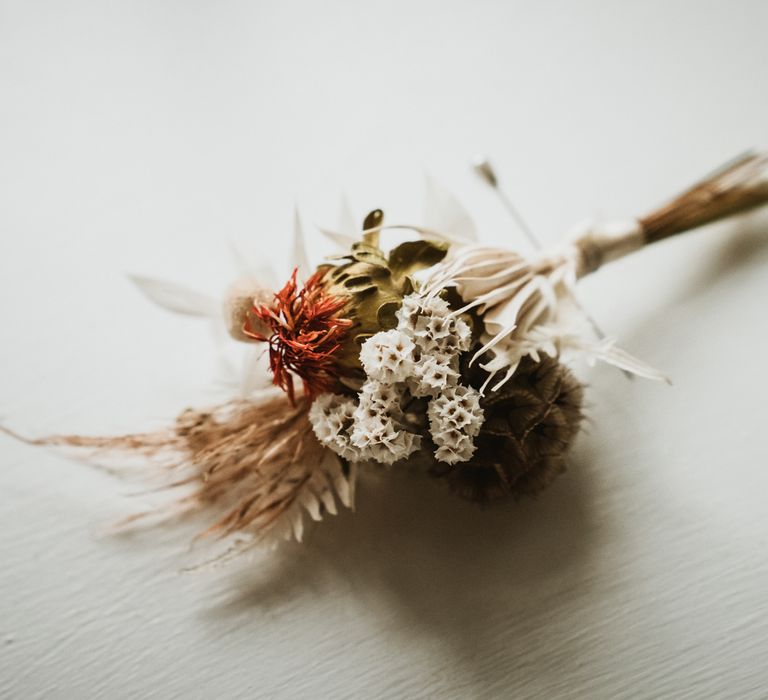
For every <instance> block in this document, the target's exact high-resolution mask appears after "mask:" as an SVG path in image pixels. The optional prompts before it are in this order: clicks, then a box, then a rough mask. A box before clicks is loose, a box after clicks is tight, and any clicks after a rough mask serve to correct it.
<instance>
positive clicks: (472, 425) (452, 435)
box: [427, 385, 483, 464]
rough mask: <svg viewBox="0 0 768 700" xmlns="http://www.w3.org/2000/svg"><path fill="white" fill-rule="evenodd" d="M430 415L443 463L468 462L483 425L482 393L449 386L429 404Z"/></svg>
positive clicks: (433, 438) (464, 387)
mask: <svg viewBox="0 0 768 700" xmlns="http://www.w3.org/2000/svg"><path fill="white" fill-rule="evenodd" d="M427 416H428V417H429V432H430V433H431V434H432V440H433V442H434V443H435V445H437V450H436V451H435V457H436V458H437V459H438V460H439V461H440V462H447V463H448V464H456V463H457V462H466V461H467V460H468V459H469V458H470V457H471V456H472V455H473V454H474V452H475V445H474V441H473V439H474V438H475V437H477V434H478V433H479V432H480V428H481V426H482V425H483V409H482V408H480V394H479V392H477V391H475V390H474V389H472V388H471V387H467V386H461V385H456V386H451V387H448V388H447V389H445V390H444V391H443V392H441V393H440V395H439V396H436V397H435V398H434V399H432V400H431V401H430V402H429V408H428V409H427Z"/></svg>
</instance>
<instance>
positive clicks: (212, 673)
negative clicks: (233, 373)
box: [0, 0, 768, 700]
mask: <svg viewBox="0 0 768 700" xmlns="http://www.w3.org/2000/svg"><path fill="white" fill-rule="evenodd" d="M766 27H768V5H766V3H764V2H760V1H759V0H756V1H755V2H746V1H742V2H733V1H728V2H707V3H704V2H696V1H691V2H679V1H677V2H675V1H673V2H669V1H667V0H664V1H661V0H658V1H645V2H636V3H630V2H609V1H607V0H606V1H605V2H597V1H595V2H586V1H583V2H539V3H532V2H531V3H525V2H468V1H467V2H446V1H443V2H413V1H410V2H399V1H397V2H387V3H381V4H375V3H363V2H337V1H329V0H326V1H325V2H322V3H319V2H318V3H311V2H304V3H291V2H245V1H243V2H230V1H226V2H203V1H194V2H188V1H186V2H182V1H177V2H172V1H167V2H165V1H161V2H119V1H116V2H108V3H107V2H98V1H96V0H94V2H69V3H59V2H49V3H46V2H34V1H32V2H30V1H27V0H24V1H22V0H19V1H18V2H8V1H6V0H2V1H0V236H2V243H1V248H0V284H1V285H2V296H1V297H0V311H1V316H0V323H1V325H2V338H3V342H2V343H1V344H0V386H2V395H1V396H0V417H1V418H2V420H3V422H4V423H5V424H7V425H9V426H11V427H13V428H16V429H18V430H21V431H24V432H27V433H31V434H40V433H45V432H50V431H67V430H68V431H78V432H90V433H106V432H110V431H130V430H136V429H143V428H147V427H152V426H156V425H161V424H163V422H164V421H168V420H170V419H172V417H173V416H174V415H175V414H176V412H178V411H179V410H180V409H182V408H184V407H186V406H188V405H206V404H208V403H210V402H212V401H214V400H218V399H220V398H222V397H224V396H226V391H227V390H226V389H225V388H223V387H222V386H221V385H220V384H219V383H218V381H217V377H220V372H219V369H218V368H217V362H216V358H217V351H216V348H215V345H214V343H213V341H212V339H211V336H210V333H209V332H208V329H207V328H206V326H205V324H204V323H201V322H198V321H195V320H189V319H184V318H180V317H174V316H170V315H168V314H166V313H164V312H163V311H162V310H159V309H156V308H154V307H152V306H150V305H149V304H147V302H146V300H144V299H143V298H142V297H141V296H140V294H138V293H137V291H136V290H135V289H134V288H132V287H131V285H130V283H129V282H128V281H127V279H126V277H125V274H124V273H126V272H142V273H146V274H150V275H158V276H164V277H167V278H171V279H174V280H176V281H178V282H182V283H184V284H188V285H190V286H193V287H196V288H199V289H201V290H203V291H206V292H209V293H214V294H218V293H220V292H221V290H222V289H223V288H224V287H225V285H226V284H227V282H228V281H229V279H230V278H231V276H232V274H233V273H234V266H233V263H232V260H231V253H230V243H231V242H235V243H236V244H238V245H239V246H241V247H242V248H244V249H246V250H249V251H251V252H252V253H253V254H254V255H255V256H256V257H260V259H262V260H265V261H269V262H271V263H272V264H273V266H274V267H275V270H276V272H277V273H278V275H279V276H283V275H285V274H286V272H287V268H288V262H287V261H288V247H289V243H288V240H289V235H290V230H291V218H292V208H293V206H294V203H297V204H298V205H299V207H300V208H301V211H302V214H303V215H304V219H305V222H306V223H307V224H312V223H318V224H324V225H332V224H333V223H334V222H335V218H336V213H337V209H338V202H339V197H340V195H341V194H342V193H346V194H347V195H348V197H349V199H350V202H351V203H352V206H353V208H354V210H355V212H356V214H357V216H358V217H362V215H363V214H364V213H365V212H366V211H367V210H369V209H371V208H374V207H377V206H381V207H383V208H384V209H385V210H386V211H387V214H388V216H389V217H390V219H391V220H399V221H418V220H419V217H420V198H421V191H422V185H423V181H424V174H425V172H428V173H431V174H432V175H433V176H434V177H436V178H437V179H438V180H440V181H441V182H442V183H443V184H444V185H446V186H447V187H449V188H450V189H452V190H453V191H455V192H456V193H457V194H458V195H459V197H460V199H461V200H462V201H463V203H464V205H465V206H466V207H467V208H468V209H469V210H470V211H471V212H472V214H473V215H474V217H475V219H476V221H477V224H478V227H479V229H480V232H481V234H480V235H481V236H482V238H483V239H484V240H487V241H489V242H495V243H505V244H508V245H510V246H517V245H521V246H522V245H523V243H522V239H521V237H520V235H519V233H518V232H517V231H516V230H515V229H514V227H513V226H512V225H511V223H510V221H509V219H508V218H507V217H506V215H505V213H504V211H503V210H502V209H501V208H500V206H499V204H498V202H497V201H496V200H494V199H493V197H492V194H491V193H490V192H489V191H488V190H487V189H485V188H484V187H483V185H482V183H480V182H479V181H478V180H477V179H476V178H475V177H474V175H473V174H472V173H471V171H470V169H469V167H468V163H469V161H470V159H471V157H472V156H473V155H474V154H475V153H477V152H485V153H488V154H490V155H491V156H492V157H493V159H494V161H495V163H496V164H497V166H498V168H499V170H500V173H501V174H502V177H503V181H504V185H505V187H506V189H507V190H508V191H509V192H510V194H511V196H512V198H513V199H514V201H515V202H516V204H517V206H518V208H519V209H520V210H521V211H522V212H523V213H524V215H525V216H526V217H527V218H528V220H529V222H530V224H531V226H532V227H533V228H534V229H535V230H536V231H537V232H538V234H539V235H540V237H541V238H542V239H544V240H545V241H548V242H554V241H556V240H557V239H558V237H559V236H561V235H562V234H563V233H564V232H565V231H567V230H568V229H569V228H570V226H571V225H572V224H574V223H577V222H578V221H579V220H580V219H583V218H584V217H589V216H593V215H602V216H606V217H608V216H618V217H626V216H629V215H633V214H639V213H642V212H643V211H645V210H646V209H648V208H649V207H651V206H654V205H656V204H658V203H659V201H660V200H662V199H663V198H665V197H666V196H667V195H669V194H672V193H674V192H675V191H676V190H678V189H679V188H681V187H682V186H684V185H687V184H688V183H689V182H690V181H692V180H693V179H695V178H697V177H698V176H700V175H702V174H704V173H705V172H706V171H708V170H709V169H710V168H712V167H714V166H716V165H718V164H719V163H720V162H721V161H723V160H725V159H727V158H729V157H731V156H733V155H736V154H737V153H739V152H740V151H742V150H743V149H744V148H746V147H750V146H753V145H760V144H765V143H766V141H768V139H766V136H768V93H766V84H768V80H766V79H767V78H768V70H767V69H766V65H768V41H767V40H766ZM310 246H311V248H312V253H313V254H314V256H315V259H316V260H317V261H319V260H320V258H321V256H322V255H323V254H324V253H325V252H326V251H325V248H324V243H323V242H322V240H321V239H320V237H319V236H317V235H316V234H312V236H311V237H310ZM767 265H768V215H766V214H762V215H754V216H751V217H749V218H747V219H743V220H741V221H739V222H734V223H729V224H725V225H720V226H717V227H711V228H709V229H707V230H705V231H702V232H700V233H696V234H690V236H687V237H683V238H681V239H679V240H675V241H670V242H667V243H663V244H659V246H658V247H657V248H656V249H653V250H648V251H645V252H642V253H640V254H638V255H636V256H634V257H633V258H632V259H629V260H626V261H622V262H619V263H616V264H615V265H614V266H612V267H611V268H610V269H606V270H605V271H604V272H602V273H601V274H600V275H599V276H596V278H595V279H593V280H588V281H587V282H586V283H585V285H584V301H585V302H586V304H587V305H588V307H589V308H590V309H591V310H592V312H593V314H594V315H595V316H596V317H597V318H598V319H599V320H600V322H601V324H602V325H603V326H604V327H605V329H606V330H608V331H609V332H610V333H611V334H612V335H617V336H618V337H619V338H621V340H622V343H623V346H624V347H626V348H627V349H628V350H630V351H631V352H633V353H635V354H637V355H638V356H640V357H642V358H643V359H645V360H647V361H648V362H650V363H651V364H653V365H655V366H657V367H659V368H661V369H663V370H664V371H666V372H667V373H668V374H669V375H670V376H671V377H672V378H673V379H674V385H673V386H672V387H671V388H670V387H667V386H664V385H660V384H654V383H647V382H643V381H634V382H628V381H626V380H625V379H624V378H623V377H622V376H621V374H620V373H617V372H615V371H612V370H610V369H603V368H599V369H595V370H590V371H588V372H587V373H586V375H585V376H586V377H587V378H588V381H589V384H590V387H589V402H590V406H589V413H590V416H591V421H590V423H589V425H588V427H587V429H586V431H585V432H584V434H582V435H581V437H580V438H579V440H578V443H577V445H576V448H575V450H574V452H573V455H572V459H571V463H570V470H569V472H568V473H567V475H566V476H564V477H563V478H562V479H560V480H559V481H558V482H557V483H556V485H555V486H554V487H553V488H552V489H551V490H550V491H549V492H547V493H546V494H544V495H543V496H542V497H541V498H540V499H539V501H538V502H527V503H522V504H520V505H509V506H508V507H501V508H497V509H490V510H483V509H478V508H476V507H474V506H472V505H471V504H466V503H463V502H459V501H457V500H456V499H455V498H453V497H452V496H451V495H450V494H448V493H447V492H445V491H444V490H443V489H442V488H441V487H440V486H439V485H438V484H435V483H432V482H430V481H427V480H426V479H420V478H418V477H415V476H412V475H403V474H398V473H396V472H395V473H392V474H367V475H365V477H364V478H363V480H362V482H361V484H360V488H359V494H358V509H357V512H356V513H354V514H350V513H345V514H343V515H342V516H340V517H338V518H335V519H333V520H331V521H328V522H326V523H324V524H322V525H321V526H320V527H318V528H316V529H315V530H313V531H312V532H310V533H309V536H308V538H307V542H306V544H305V545H304V546H301V547H299V546H289V547H286V548H285V549H284V550H283V551H282V552H281V553H279V554H278V555H277V556H274V557H266V558H256V559H254V560H252V561H249V562H244V563H243V564H242V565H239V566H238V565H236V566H234V567H232V568H228V569H225V570H222V571H216V572H213V573H199V574H181V573H179V571H180V569H182V568H183V567H184V566H185V564H187V563H188V561H189V559H190V555H189V553H188V552H187V543H188V542H189V540H190V539H191V536H192V535H193V534H194V533H195V532H196V527H199V523H198V524H190V525H184V526H181V527H178V528H169V529H161V530H155V531H148V532H143V533H139V534H136V535H133V536H115V535H113V534H110V532H109V526H110V524H111V523H113V522H114V521H115V520H116V519H118V518H119V517H121V516H122V515H124V514H127V513H130V512H132V511H133V510H134V509H135V508H136V506H137V502H138V501H141V498H139V499H138V501H137V498H136V497H135V496H134V497H131V496H130V495H129V494H130V493H132V492H134V491H136V489H137V485H136V484H127V483H125V482H121V481H118V480H115V479H113V478H111V477H109V476H106V475H104V474H102V473H99V472H95V471H92V470H90V469H88V468H86V467H85V466H83V465H81V464H78V463H74V462H71V461H67V460H65V459H62V458H61V457H58V456H56V455H54V454H51V453H49V452H46V451H43V450H36V449H34V448H29V447H26V446H24V445H21V444H18V443H16V442H14V441H12V440H10V439H8V438H6V437H2V436H0V456H1V460H0V502H1V504H2V505H0V562H1V565H0V696H1V697H3V698H6V697H7V698H24V699H26V698H37V697H45V698H100V697H105V698H106V697H110V698H129V697H130V698H137V697H141V698H175V697H185V698H254V697H270V698H272V697H280V698H316V697H333V698H359V697H371V698H373V697H382V698H401V697H409V698H411V697H414V698H415V697H419V698H420V697H425V698H426V697H440V698H495V697H515V698H529V697H530V698H561V697H569V698H573V697H578V698H624V697H626V698H661V697H664V698H696V699H697V700H699V699H702V698H764V697H766V695H768V671H766V668H765V660H766V657H767V656H768V550H767V547H768V544H767V542H768V540H767V538H766V534H767V533H768V514H767V513H766V508H765V493H766V488H767V487H768V447H767V446H766V444H767V443H766V440H765V429H766V418H768V409H766V402H765V389H766V379H768V370H766V364H765V363H766V356H767V355H768V332H767V331H766V319H767V318H768V314H766V310H765V303H766V299H767V298H768V274H767V270H768V267H766V266H767Z"/></svg>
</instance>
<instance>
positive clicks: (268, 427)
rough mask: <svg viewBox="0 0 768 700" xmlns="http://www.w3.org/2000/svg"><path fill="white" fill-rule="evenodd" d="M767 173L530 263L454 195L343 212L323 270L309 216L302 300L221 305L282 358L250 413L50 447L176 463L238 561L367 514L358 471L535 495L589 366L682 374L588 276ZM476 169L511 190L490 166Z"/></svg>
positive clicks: (242, 299)
mask: <svg viewBox="0 0 768 700" xmlns="http://www.w3.org/2000/svg"><path fill="white" fill-rule="evenodd" d="M767 165H768V156H766V155H761V154H756V153H749V154H747V155H745V156H742V157H740V158H738V159H736V160H734V161H733V162H731V163H729V164H727V165H726V166H724V167H723V168H721V169H720V170H718V171H717V172H715V173H713V174H712V175H710V176H708V177H707V178H705V179H704V180H702V181H701V182H700V183H697V184H696V185H694V186H693V187H692V188H690V189H689V190H687V191H685V192H683V193H682V194H681V195H679V196H678V197H676V198H674V199H672V200H671V201H670V202H669V203H668V204H666V205H664V206H663V207H661V208H660V209H657V210H655V211H653V212H651V213H650V214H648V215H647V216H644V217H640V218H637V219H633V220H631V221H629V222H625V223H619V224H611V225H609V226H596V225H591V226H588V227H584V228H582V229H580V230H579V231H578V232H577V233H576V234H575V235H574V236H572V237H570V238H569V239H568V240H567V241H566V242H565V243H564V244H563V245H561V246H559V247H556V248H555V249H553V250H549V251H538V252H536V253H535V254H534V255H531V256H523V255H522V254H520V253H519V252H516V251H514V250H506V249H497V248H491V247H488V246H484V245H482V244H480V243H478V242H477V241H476V240H474V229H473V226H472V224H471V220H470V219H469V217H468V216H467V215H466V214H465V213H464V212H463V211H461V210H460V209H459V208H458V205H457V204H456V203H455V201H454V200H453V199H452V198H451V197H450V196H448V195H443V196H442V197H438V198H437V199H439V200H440V201H441V202H442V204H443V206H442V208H441V207H435V206H433V204H434V201H433V202H432V203H431V205H430V207H428V210H430V211H432V212H433V215H434V216H433V218H435V219H436V223H435V222H431V221H429V222H426V224H425V225H424V226H385V224H384V220H383V214H382V212H381V211H380V210H376V211H374V212H372V213H371V214H369V215H368V217H367V218H366V219H365V221H364V223H363V227H362V232H360V233H355V231H354V226H353V225H352V224H350V223H349V217H348V216H347V217H345V220H344V222H342V225H341V226H340V227H339V230H337V231H333V232H327V231H326V232H324V233H326V234H327V235H328V236H329V237H330V238H331V239H332V240H333V241H334V242H336V243H341V244H342V245H343V246H344V248H345V250H344V252H343V253H342V254H341V255H340V256H337V257H335V258H331V259H329V260H328V261H327V262H325V263H323V264H321V265H320V266H319V267H317V268H316V269H314V270H313V269H311V268H310V266H309V265H308V264H307V262H306V255H305V253H304V249H303V237H302V233H301V227H300V224H299V222H298V218H297V221H296V232H295V246H294V248H295V251H296V258H297V260H296V268H295V269H294V270H293V271H292V273H291V274H290V276H289V279H288V281H287V282H286V283H285V285H284V286H283V287H282V288H281V289H280V290H279V291H277V292H274V293H273V292H271V291H269V289H268V288H267V287H266V285H264V284H263V283H262V281H261V280H259V279H252V278H248V279H243V280H238V282H237V283H236V284H235V285H233V287H232V288H231V290H230V293H229V294H228V296H227V298H226V300H225V303H224V305H223V308H224V317H225V318H224V320H225V322H226V324H227V327H228V329H229V333H230V335H231V337H232V338H234V339H235V340H237V341H241V342H246V343H251V344H253V345H254V346H255V347H257V348H258V347H261V348H266V350H267V352H266V353H263V352H262V353H261V354H260V355H259V357H263V356H264V355H266V357H267V358H268V366H269V372H270V376H271V380H272V383H273V385H274V386H273V388H272V389H270V390H261V391H255V390H254V386H253V376H254V375H255V374H256V372H255V370H254V365H253V364H249V365H248V368H249V371H248V373H247V376H246V377H245V386H246V392H245V393H246V397H245V398H241V399H237V400H233V401H231V402H229V403H227V404H225V405H223V406H218V407H215V408H213V409H210V410H203V411H199V410H192V409H189V410H187V411H184V412H183V413H182V414H181V415H180V416H179V417H178V418H177V420H176V423H175V424H174V425H172V426H171V427H169V428H168V429H166V430H162V431H159V432H153V433H139V434H134V435H125V436H117V437H84V436H78V435H64V436H53V437H48V438H42V439H38V440H35V441H32V442H34V443H35V444H44V445H59V446H66V447H73V448H78V449H84V450H86V451H90V452H92V453H93V452H97V451H104V450H106V451H110V452H125V453H133V454H139V455H142V456H145V457H146V458H148V459H153V460H159V461H160V462H161V464H163V465H164V467H165V468H166V469H167V474H168V481H169V483H170V485H171V486H173V487H179V488H181V487H184V488H187V489H191V491H187V492H185V494H184V495H183V496H182V497H181V498H179V500H178V501H176V502H175V510H176V511H181V512H193V511H200V510H203V511H205V512H207V513H210V516H211V525H210V528H209V529H208V531H207V532H206V533H205V534H210V535H215V536H220V537H224V538H230V539H231V541H232V542H233V545H232V549H231V550H230V552H231V553H238V552H241V551H243V550H244V549H248V548H249V547H252V546H254V545H256V544H260V543H263V542H265V541H275V540H279V539H281V538H291V537H293V538H296V539H298V540H300V539H301V537H302V533H303V526H304V516H305V515H309V517H310V518H311V519H313V520H320V519H321V518H322V517H323V516H324V515H326V514H329V513H330V514H333V513H336V512H337V509H338V506H339V504H341V505H343V506H346V507H352V505H353V502H354V491H355V478H356V474H357V471H358V469H360V468H368V469H375V468H381V466H380V465H387V466H388V467H389V466H391V468H401V467H402V466H404V465H412V466H414V467H418V468H422V469H426V470H427V472H428V473H429V474H431V475H433V476H434V477H435V478H436V479H438V480H440V481H444V482H445V483H446V484H447V485H448V486H449V487H450V488H451V489H452V490H453V491H455V492H456V493H457V494H459V495H460V496H463V497H465V498H469V499H471V500H474V501H490V500H495V499H500V498H505V497H510V496H511V497H520V496H526V495H533V494H537V493H539V492H540V491H541V490H542V489H544V488H545V487H546V486H547V485H548V484H549V483H550V482H551V481H552V480H553V479H554V478H555V477H556V476H557V475H558V474H560V473H561V472H562V471H563V470H564V469H565V464H566V459H567V455H568V451H569V449H570V447H571V445H572V443H573V440H574V438H575V436H576V435H577V434H578V432H579V427H580V425H581V421H582V416H583V413H582V399H583V388H582V386H581V384H580V383H579V381H578V380H577V379H576V378H575V376H574V374H573V373H572V371H571V369H570V367H571V366H572V364H573V363H574V361H575V360H577V359H579V358H581V359H586V360H587V361H589V362H595V361H602V362H605V363H608V364H611V365H614V366H615V367H617V368H620V369H621V370H623V371H625V372H628V373H632V374H636V375H639V376H642V377H646V378H650V379H664V377H663V375H662V374H661V373H660V372H658V371H657V370H655V369H653V368H652V367H649V366H648V365H647V364H645V363H644V362H642V361H640V360H639V359H637V358H635V357H632V356H631V355H630V354H628V353H627V352H625V351H624V350H622V349H620V348H619V347H618V346H617V345H616V343H615V341H614V340H613V339H611V338H607V337H605V336H604V335H603V334H602V333H601V332H599V330H597V331H596V326H595V324H594V322H593V321H592V319H591V318H589V317H588V316H587V315H586V314H585V312H584V311H583V309H582V308H581V306H580V305H579V304H578V302H577V300H576V297H575V287H576V285H577V283H578V280H579V279H581V278H582V277H584V276H586V275H588V274H591V273H593V272H595V271H596V270H598V269H599V268H600V267H601V266H602V265H604V264H606V263H608V262H610V261H612V260H616V259H617V258H619V257H622V256H624V255H626V254H628V253H631V252H633V251H636V250H639V249H640V248H642V247H644V246H645V245H648V244H650V243H655V242H657V241H661V240H663V239H665V238H669V237H671V236H674V235H676V234H678V233H682V232H684V231H688V230H691V229H695V228H698V227H700V226H703V225H705V224H708V223H710V222H713V221H716V220H719V219H722V218H724V217H727V216H731V215H734V214H739V213H742V212H745V211H747V210H749V209H752V208H754V207H757V206H759V205H762V204H765V203H766V202H768V179H766V172H767V171H768V168H767V167H766V166H767ZM478 172H479V173H480V174H481V176H482V177H483V178H484V179H485V180H486V182H487V183H488V184H489V185H490V186H492V187H494V188H496V189H498V178H497V177H496V174H495V173H494V172H493V170H492V169H491V168H490V166H489V165H488V163H487V162H483V163H481V164H480V165H479V166H478ZM433 200H434V198H433ZM505 201H507V204H508V200H505ZM509 207H510V211H511V213H513V215H514V216H515V218H516V219H519V217H517V215H516V212H514V210H513V209H511V205H509ZM435 212H436V214H435ZM393 228H397V229H406V230H410V231H411V232H412V233H413V234H414V235H415V240H410V241H407V242H405V243H402V244H400V245H398V246H395V247H394V248H393V249H392V250H390V251H388V252H387V251H385V249H384V248H383V247H382V246H381V242H380V240H381V237H382V234H383V233H384V232H385V231H388V230H390V229H393ZM526 232H527V233H528V235H529V238H531V235H530V232H528V231H527V230H526ZM534 242H535V241H534ZM137 282H138V283H139V285H140V286H141V288H142V290H143V291H144V292H145V293H146V294H147V295H148V296H149V297H150V298H151V299H153V300H154V301H156V302H158V303H159V304H161V305H162V306H165V307H167V308H169V309H171V310H174V311H180V312H182V313H187V314H193V315H199V316H204V317H212V316H216V315H217V314H218V311H217V305H216V304H215V303H210V302H209V300H207V299H205V298H203V297H202V296H201V295H199V294H195V293H191V292H189V291H187V290H184V289H181V288H178V287H175V286H174V285H169V284H168V283H163V282H158V281H156V280H147V279H144V278H142V279H137ZM297 382H298V383H297ZM5 430H6V432H10V431H8V430H7V429H5Z"/></svg>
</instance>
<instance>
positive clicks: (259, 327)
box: [224, 277, 274, 343]
mask: <svg viewBox="0 0 768 700" xmlns="http://www.w3.org/2000/svg"><path fill="white" fill-rule="evenodd" d="M273 298H274V294H273V293H272V292H271V291H270V290H269V289H267V288H266V287H264V286H263V285H262V284H260V283H259V282H258V281H257V280H254V279H253V278H251V277H241V278H240V279H239V280H237V281H236V282H235V283H234V284H233V285H232V286H231V287H230V288H229V290H228V291H227V295H226V296H225V298H224V321H225V323H226V324H227V331H229V334H230V335H231V336H232V337H233V338H234V339H235V340H241V341H243V342H246V343H248V342H253V338H249V337H248V336H247V335H246V334H245V333H244V332H243V326H244V325H245V322H246V320H249V321H250V329H251V330H252V331H253V332H254V333H262V334H264V335H266V336H268V335H269V333H270V329H269V326H267V325H266V324H265V323H264V322H263V321H261V320H259V319H258V318H256V317H255V316H254V315H253V314H251V309H253V305H254V304H269V303H271V302H272V300H273Z"/></svg>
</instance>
